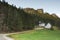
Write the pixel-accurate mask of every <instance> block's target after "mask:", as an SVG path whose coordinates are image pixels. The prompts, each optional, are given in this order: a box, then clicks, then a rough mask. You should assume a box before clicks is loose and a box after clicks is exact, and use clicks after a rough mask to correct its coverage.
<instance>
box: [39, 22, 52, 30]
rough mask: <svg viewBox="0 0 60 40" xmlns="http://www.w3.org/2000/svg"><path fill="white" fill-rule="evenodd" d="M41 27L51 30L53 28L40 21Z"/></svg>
mask: <svg viewBox="0 0 60 40" xmlns="http://www.w3.org/2000/svg"><path fill="white" fill-rule="evenodd" d="M39 27H43V28H47V29H50V28H51V27H52V26H51V24H50V23H47V24H46V23H42V22H41V21H39Z"/></svg>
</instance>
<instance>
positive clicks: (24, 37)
mask: <svg viewBox="0 0 60 40" xmlns="http://www.w3.org/2000/svg"><path fill="white" fill-rule="evenodd" d="M9 36H10V37H12V38H14V39H15V40H60V31H59V30H34V31H30V32H24V33H18V34H12V35H9Z"/></svg>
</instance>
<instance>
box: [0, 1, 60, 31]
mask: <svg viewBox="0 0 60 40" xmlns="http://www.w3.org/2000/svg"><path fill="white" fill-rule="evenodd" d="M39 21H42V22H44V23H46V24H47V23H51V25H52V26H57V27H59V28H60V18H59V17H58V16H56V15H55V14H53V15H50V14H49V13H44V12H43V9H37V10H35V9H33V8H17V7H16V6H13V5H10V4H8V3H7V2H5V1H0V32H17V31H23V30H31V29H34V26H36V25H38V24H39Z"/></svg>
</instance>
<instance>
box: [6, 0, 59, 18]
mask: <svg viewBox="0 0 60 40" xmlns="http://www.w3.org/2000/svg"><path fill="white" fill-rule="evenodd" d="M6 2H8V3H9V4H11V5H12V4H14V5H16V6H17V7H22V8H26V7H30V8H34V9H40V8H42V9H44V12H48V13H50V14H52V13H56V15H58V16H59V17H60V0H6Z"/></svg>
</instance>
